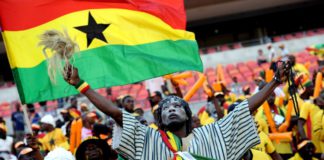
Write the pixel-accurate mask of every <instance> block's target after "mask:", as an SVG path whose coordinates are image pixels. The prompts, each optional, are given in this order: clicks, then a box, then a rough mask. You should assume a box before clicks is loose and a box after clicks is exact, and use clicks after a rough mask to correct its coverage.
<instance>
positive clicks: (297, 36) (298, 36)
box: [295, 32, 304, 38]
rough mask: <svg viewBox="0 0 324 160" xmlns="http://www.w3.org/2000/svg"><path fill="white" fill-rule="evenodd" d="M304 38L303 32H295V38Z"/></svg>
mask: <svg viewBox="0 0 324 160" xmlns="http://www.w3.org/2000/svg"><path fill="white" fill-rule="evenodd" d="M303 37H304V33H303V32H297V33H295V38H303Z"/></svg>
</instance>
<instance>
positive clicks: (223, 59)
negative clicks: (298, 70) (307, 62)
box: [201, 35, 324, 68]
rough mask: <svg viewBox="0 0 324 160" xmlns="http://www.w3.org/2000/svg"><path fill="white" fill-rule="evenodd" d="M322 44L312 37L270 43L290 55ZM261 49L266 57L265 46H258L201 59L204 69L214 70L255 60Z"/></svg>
mask: <svg viewBox="0 0 324 160" xmlns="http://www.w3.org/2000/svg"><path fill="white" fill-rule="evenodd" d="M323 42H324V36H323V35H319V36H312V37H304V38H300V39H293V40H288V41H281V42H276V43H272V45H273V46H274V47H275V49H276V50H277V51H278V46H279V45H280V44H284V45H285V47H286V48H287V49H288V50H289V51H290V52H291V53H293V54H294V53H298V52H300V51H303V50H305V48H306V47H307V46H311V45H314V44H321V43H323ZM259 49H262V50H263V53H264V55H265V56H267V57H268V51H267V49H266V44H264V45H258V46H253V47H246V48H240V49H235V50H230V51H223V52H217V53H214V54H213V53H212V54H207V55H201V59H202V61H203V64H204V68H209V67H213V68H215V67H216V66H217V65H218V64H222V65H226V64H231V63H238V62H245V61H249V60H256V59H257V56H258V50H259Z"/></svg>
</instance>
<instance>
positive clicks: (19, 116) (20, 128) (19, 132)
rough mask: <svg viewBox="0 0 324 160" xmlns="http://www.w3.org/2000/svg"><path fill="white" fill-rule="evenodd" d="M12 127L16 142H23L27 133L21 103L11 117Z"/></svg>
mask: <svg viewBox="0 0 324 160" xmlns="http://www.w3.org/2000/svg"><path fill="white" fill-rule="evenodd" d="M11 120H12V125H13V129H14V132H15V138H16V140H22V139H23V138H24V133H25V123H24V113H23V112H22V111H21V106H20V104H19V103H17V104H16V112H14V113H12V115H11Z"/></svg>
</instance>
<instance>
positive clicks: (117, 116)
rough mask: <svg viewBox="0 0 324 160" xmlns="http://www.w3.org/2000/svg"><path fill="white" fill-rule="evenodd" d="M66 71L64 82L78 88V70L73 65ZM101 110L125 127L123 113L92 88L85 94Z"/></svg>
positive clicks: (66, 68)
mask: <svg viewBox="0 0 324 160" xmlns="http://www.w3.org/2000/svg"><path fill="white" fill-rule="evenodd" d="M64 70H66V71H67V74H65V75H64V80H65V81H66V82H68V83H69V84H70V85H73V86H77V84H79V82H80V77H79V74H78V69H76V68H74V67H72V66H71V65H66V66H65V67H64ZM83 94H84V95H85V96H86V97H87V98H88V99H89V100H90V101H91V102H92V103H93V104H94V105H95V106H96V107H97V108H98V109H99V110H101V111H102V112H103V113H105V114H107V115H108V116H110V117H112V118H113V119H114V120H115V121H116V123H117V124H118V125H119V126H123V124H122V122H123V118H122V111H121V110H120V109H119V108H117V107H116V106H115V105H114V104H113V103H112V102H111V101H110V100H107V99H106V98H104V97H103V96H101V95H100V94H98V93H97V92H95V91H94V90H92V89H91V88H90V89H88V90H87V91H86V92H84V93H83Z"/></svg>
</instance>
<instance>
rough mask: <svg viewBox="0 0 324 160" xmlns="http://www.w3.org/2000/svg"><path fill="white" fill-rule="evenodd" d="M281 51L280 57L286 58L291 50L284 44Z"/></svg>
mask: <svg viewBox="0 0 324 160" xmlns="http://www.w3.org/2000/svg"><path fill="white" fill-rule="evenodd" d="M279 49H280V55H281V56H286V55H288V54H289V50H288V49H287V48H286V47H285V45H284V44H280V45H279Z"/></svg>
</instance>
